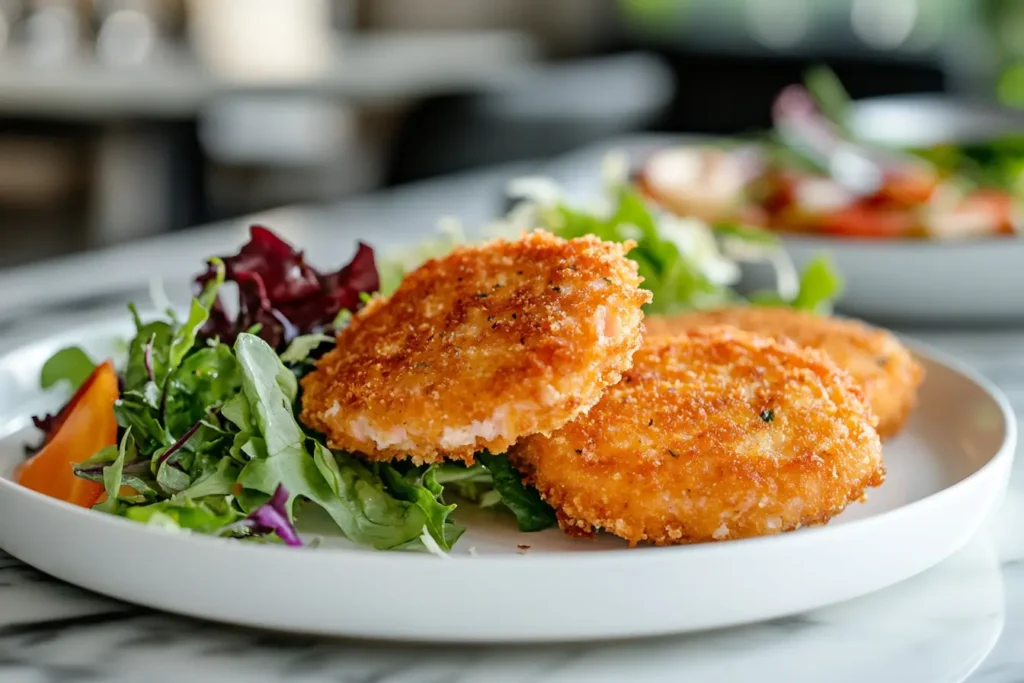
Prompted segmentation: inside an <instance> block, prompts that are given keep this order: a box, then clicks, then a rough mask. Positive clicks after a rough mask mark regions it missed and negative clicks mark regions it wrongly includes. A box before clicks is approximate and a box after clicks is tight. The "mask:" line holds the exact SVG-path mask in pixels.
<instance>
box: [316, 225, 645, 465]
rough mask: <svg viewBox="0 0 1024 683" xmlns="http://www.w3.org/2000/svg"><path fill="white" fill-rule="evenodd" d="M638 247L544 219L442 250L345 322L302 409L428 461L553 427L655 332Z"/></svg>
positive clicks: (346, 434)
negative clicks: (548, 225) (544, 226)
mask: <svg viewBox="0 0 1024 683" xmlns="http://www.w3.org/2000/svg"><path fill="white" fill-rule="evenodd" d="M632 246H633V245H632V243H622V244H618V243H611V242H603V241H601V240H599V239H597V238H595V237H589V236H588V237H583V238H579V239H573V240H564V239H560V238H558V237H555V236H553V235H551V234H549V233H546V232H543V231H537V232H533V233H530V234H527V235H525V236H524V237H522V238H521V239H519V240H515V241H508V240H495V241H492V242H489V243H487V244H484V245H480V246H466V247H461V248H458V249H456V250H455V251H453V252H452V253H451V254H449V255H448V256H446V257H444V258H439V259H433V260H431V261H428V262H427V263H425V264H424V265H423V266H421V267H420V268H418V269H417V270H415V271H413V272H412V273H410V274H409V275H408V276H406V278H405V279H404V280H403V282H402V283H401V285H400V286H399V287H398V289H397V290H396V291H395V292H394V293H393V294H392V295H391V296H390V297H389V298H386V299H379V300H375V301H374V302H372V303H371V304H370V305H368V306H367V307H366V308H365V309H363V310H362V311H360V312H359V313H358V314H357V315H356V316H354V318H353V320H352V322H351V324H350V325H349V326H348V327H347V328H345V329H344V330H342V331H341V332H340V333H339V334H338V344H337V347H336V348H335V349H333V350H332V351H330V352H329V353H327V354H326V355H324V357H323V358H321V360H320V361H319V362H318V364H317V368H316V370H315V371H314V372H312V373H310V374H309V375H307V376H306V377H305V378H304V379H303V380H302V387H303V396H302V414H301V418H302V421H303V422H304V423H305V424H306V425H308V426H310V427H312V428H313V429H316V430H319V431H321V432H323V433H324V434H325V435H326V436H327V439H328V443H329V445H330V446H331V447H332V448H340V449H345V450H349V451H356V452H360V453H364V454H365V455H367V456H368V457H370V458H371V459H378V460H390V459H401V458H406V457H408V458H411V459H412V460H413V461H414V462H416V463H422V462H436V461H439V460H442V459H453V460H463V461H465V462H470V461H472V458H473V453H474V452H476V451H478V450H481V449H488V450H490V451H492V452H496V453H500V452H503V451H505V450H506V449H507V448H508V447H509V446H511V445H512V444H513V443H515V441H516V440H517V439H519V438H520V437H522V436H526V435H530V434H537V433H550V432H551V431H552V430H555V429H557V428H559V427H561V426H562V425H564V424H565V423H566V422H568V421H569V420H571V419H573V418H574V417H576V416H577V415H579V414H580V413H582V412H584V411H586V410H587V409H588V408H590V407H591V406H593V405H594V404H595V403H596V402H597V401H598V399H599V398H600V397H601V394H602V393H603V392H604V390H605V389H606V388H607V387H608V386H610V385H613V384H615V383H616V382H618V380H619V378H620V376H621V373H622V372H623V371H624V370H626V369H627V368H628V367H629V366H630V363H631V359H632V357H633V354H634V352H635V351H636V350H637V348H639V346H640V344H641V343H642V338H643V312H642V310H641V307H642V306H643V304H645V303H647V302H648V301H649V300H650V293H649V292H647V291H645V290H642V289H640V283H641V281H642V278H640V277H639V276H638V275H637V266H636V264H635V263H634V262H633V261H631V260H629V259H628V258H626V253H627V252H628V251H629V249H631V248H632Z"/></svg>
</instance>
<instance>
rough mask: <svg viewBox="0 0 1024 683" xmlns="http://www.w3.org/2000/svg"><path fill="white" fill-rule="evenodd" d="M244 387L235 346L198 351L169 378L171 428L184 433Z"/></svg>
mask: <svg viewBox="0 0 1024 683" xmlns="http://www.w3.org/2000/svg"><path fill="white" fill-rule="evenodd" d="M241 388H242V372H241V370H240V369H239V367H238V362H237V361H236V360H235V355H234V353H232V351H231V347H229V346H227V345H225V344H217V345H216V346H211V347H206V348H202V349H199V350H197V351H195V352H194V353H192V354H190V355H189V356H188V357H186V358H185V360H184V362H182V364H181V365H180V366H179V367H178V368H177V369H176V370H175V371H174V373H173V374H172V375H171V376H170V378H169V379H168V383H167V397H166V409H165V414H166V416H167V429H168V430H169V431H170V433H171V435H172V436H174V437H179V436H181V435H182V434H184V433H185V432H186V431H187V430H188V429H189V428H190V427H192V425H194V424H195V423H196V422H199V421H200V420H201V419H203V418H204V417H205V416H206V415H207V414H209V413H210V411H211V410H215V409H217V408H219V407H221V406H222V405H223V404H224V403H225V402H226V401H228V400H229V399H230V398H231V397H233V396H235V395H236V394H238V392H239V391H240V390H241Z"/></svg>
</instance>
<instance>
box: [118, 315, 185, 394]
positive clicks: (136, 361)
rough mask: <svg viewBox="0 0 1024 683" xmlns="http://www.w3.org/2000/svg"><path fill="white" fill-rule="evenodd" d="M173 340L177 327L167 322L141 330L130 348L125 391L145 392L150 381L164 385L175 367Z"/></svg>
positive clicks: (130, 344)
mask: <svg viewBox="0 0 1024 683" xmlns="http://www.w3.org/2000/svg"><path fill="white" fill-rule="evenodd" d="M136 315H137V314H136ZM173 338H174V326H173V325H172V324H171V323H168V322H164V321H163V320H154V321H153V322H150V323H146V324H144V325H140V326H139V327H138V328H137V331H136V334H135V338H134V339H132V340H131V342H130V343H129V344H128V364H127V366H126V367H125V373H124V388H125V391H132V390H141V389H142V388H143V387H144V386H145V385H146V382H149V381H152V382H154V383H155V384H157V385H162V384H163V381H164V379H165V378H166V377H167V374H168V372H169V371H170V367H171V365H170V354H171V341H172V340H173Z"/></svg>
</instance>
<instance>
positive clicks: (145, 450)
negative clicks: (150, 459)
mask: <svg viewBox="0 0 1024 683" xmlns="http://www.w3.org/2000/svg"><path fill="white" fill-rule="evenodd" d="M148 386H150V387H155V385H153V384H151V383H149V384H148ZM154 398H155V397H152V396H150V397H149V398H147V396H146V395H145V394H144V393H143V391H140V390H129V391H124V392H122V393H121V397H120V398H119V399H117V401H115V402H114V417H115V418H117V424H118V425H120V426H121V427H122V428H123V429H128V430H131V432H132V434H133V439H134V440H135V442H136V445H137V446H138V448H139V451H140V452H141V453H142V454H143V455H152V454H153V453H154V452H156V451H157V449H159V448H161V447H166V446H170V445H171V444H172V443H174V438H173V437H172V436H171V435H170V434H168V433H167V431H166V430H165V429H164V427H163V426H162V425H161V424H160V417H159V409H158V407H157V406H154V405H153V403H152V401H153V399H154ZM156 398H158V397H156Z"/></svg>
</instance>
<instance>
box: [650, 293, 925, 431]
mask: <svg viewBox="0 0 1024 683" xmlns="http://www.w3.org/2000/svg"><path fill="white" fill-rule="evenodd" d="M646 324H647V330H648V334H651V335H658V334H679V333H683V332H686V331H688V330H692V329H695V328H698V327H703V326H706V325H732V326H734V327H738V328H740V329H742V330H746V331H748V332H754V333H756V334H762V335H765V336H769V337H775V338H779V337H786V338H789V339H792V340H793V341H795V342H796V343H797V344H800V345H801V346H809V347H811V348H815V349H819V350H821V351H824V352H825V353H826V354H828V355H829V357H831V358H832V360H834V361H835V362H836V364H837V365H839V367H841V368H843V369H844V370H846V371H847V372H849V373H850V375H851V376H852V377H853V379H854V380H855V381H856V382H857V383H858V384H860V386H861V387H862V388H863V390H864V395H865V397H866V398H867V400H868V404H870V406H871V408H872V410H874V412H875V414H876V415H877V416H878V433H879V434H880V435H881V436H882V438H888V437H891V436H895V435H896V434H897V433H898V432H899V431H900V429H901V428H902V427H903V424H904V423H905V422H906V419H907V416H908V415H909V414H910V411H911V410H912V409H913V407H914V404H915V403H916V402H917V389H918V387H919V386H920V385H921V382H922V381H923V379H924V369H923V368H922V367H921V365H920V364H919V363H917V361H915V360H914V357H913V356H912V355H911V354H910V351H908V350H907V348H906V347H905V346H903V344H901V343H900V342H899V340H898V339H897V338H896V337H895V336H893V335H892V334H891V333H889V332H887V331H885V330H880V329H877V328H874V327H870V326H868V325H865V324H864V323H861V322H858V321H855V320H843V319H840V318H831V317H827V316H818V315H814V314H812V313H807V312H803V311H795V310H793V309H789V308H766V307H755V306H752V307H746V308H729V309H722V310H718V311H704V312H699V313H686V314H683V315H677V316H668V317H662V316H652V317H650V318H648V319H647V321H646Z"/></svg>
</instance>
